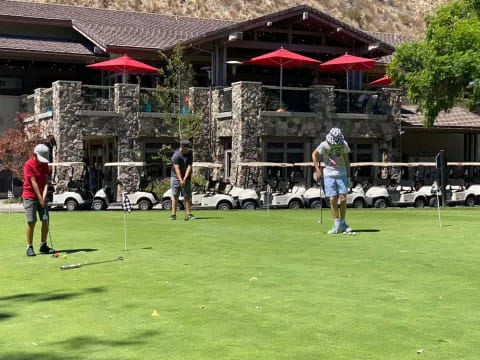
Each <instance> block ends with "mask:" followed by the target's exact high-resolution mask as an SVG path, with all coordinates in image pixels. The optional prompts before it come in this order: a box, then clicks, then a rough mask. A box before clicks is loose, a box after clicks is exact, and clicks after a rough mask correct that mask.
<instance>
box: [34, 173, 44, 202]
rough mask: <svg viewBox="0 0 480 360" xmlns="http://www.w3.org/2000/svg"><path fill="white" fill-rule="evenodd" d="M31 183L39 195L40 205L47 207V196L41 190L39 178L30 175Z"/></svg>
mask: <svg viewBox="0 0 480 360" xmlns="http://www.w3.org/2000/svg"><path fill="white" fill-rule="evenodd" d="M30 183H31V184H32V188H33V191H34V192H35V195H37V198H38V201H39V202H40V205H42V207H45V198H44V197H43V195H42V192H41V191H40V187H39V186H38V182H37V179H35V176H32V177H30ZM42 190H43V189H42Z"/></svg>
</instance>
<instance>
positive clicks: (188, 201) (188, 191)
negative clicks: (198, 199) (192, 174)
mask: <svg viewBox="0 0 480 360" xmlns="http://www.w3.org/2000/svg"><path fill="white" fill-rule="evenodd" d="M183 196H184V197H185V211H186V214H187V219H188V220H190V219H194V218H195V217H194V216H193V215H192V182H191V180H190V179H189V180H187V182H186V183H185V185H184V186H183Z"/></svg>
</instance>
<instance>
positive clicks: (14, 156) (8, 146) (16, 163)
mask: <svg viewBox="0 0 480 360" xmlns="http://www.w3.org/2000/svg"><path fill="white" fill-rule="evenodd" d="M29 115H30V114H23V113H17V115H16V119H15V120H16V128H13V129H7V130H6V131H4V132H3V134H2V135H1V136H0V161H1V163H2V167H3V169H6V170H10V171H11V172H12V173H13V174H14V175H15V176H16V177H17V178H19V179H20V180H23V165H24V164H25V162H26V161H27V160H28V159H29V157H30V156H32V154H33V148H34V146H35V144H36V143H37V139H36V138H34V137H32V135H30V134H39V133H40V132H39V131H38V130H39V126H38V125H36V124H33V125H31V127H30V128H29V129H28V131H27V130H26V129H25V126H24V124H23V120H24V119H25V117H27V116H29Z"/></svg>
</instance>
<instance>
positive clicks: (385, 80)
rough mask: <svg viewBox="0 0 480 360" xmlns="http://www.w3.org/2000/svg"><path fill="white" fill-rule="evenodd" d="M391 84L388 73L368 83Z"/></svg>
mask: <svg viewBox="0 0 480 360" xmlns="http://www.w3.org/2000/svg"><path fill="white" fill-rule="evenodd" d="M391 84H392V78H391V77H390V76H388V75H385V76H384V77H382V78H380V79H378V80H375V81H372V82H371V83H370V85H391Z"/></svg>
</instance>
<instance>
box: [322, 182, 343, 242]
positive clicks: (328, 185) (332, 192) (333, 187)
mask: <svg viewBox="0 0 480 360" xmlns="http://www.w3.org/2000/svg"><path fill="white" fill-rule="evenodd" d="M324 186H325V195H326V196H328V197H329V198H330V208H331V209H332V218H333V227H332V229H331V230H329V231H328V233H329V234H338V233H339V232H340V219H339V213H338V197H337V194H338V192H337V184H336V181H335V178H331V177H328V176H325V177H324Z"/></svg>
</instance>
